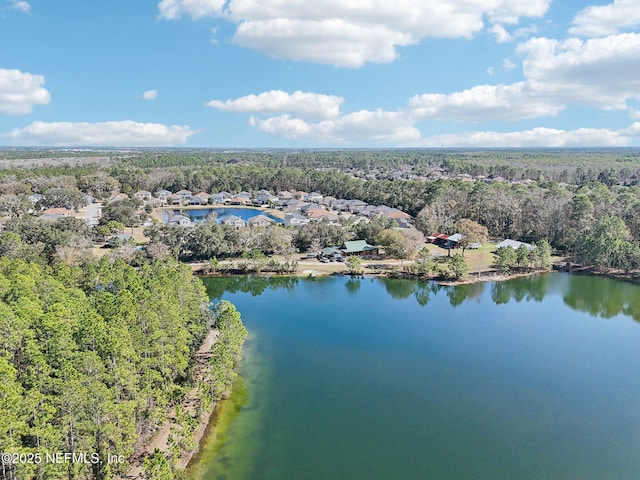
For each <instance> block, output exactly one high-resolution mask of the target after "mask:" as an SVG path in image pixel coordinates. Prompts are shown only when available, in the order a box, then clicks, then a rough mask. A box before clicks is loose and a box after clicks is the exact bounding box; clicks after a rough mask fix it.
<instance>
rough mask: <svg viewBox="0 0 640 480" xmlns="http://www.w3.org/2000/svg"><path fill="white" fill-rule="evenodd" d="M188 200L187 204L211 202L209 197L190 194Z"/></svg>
mask: <svg viewBox="0 0 640 480" xmlns="http://www.w3.org/2000/svg"><path fill="white" fill-rule="evenodd" d="M186 202H187V205H206V204H207V203H209V201H208V200H207V199H204V198H202V197H199V196H197V195H192V196H190V197H189V198H187V200H186Z"/></svg>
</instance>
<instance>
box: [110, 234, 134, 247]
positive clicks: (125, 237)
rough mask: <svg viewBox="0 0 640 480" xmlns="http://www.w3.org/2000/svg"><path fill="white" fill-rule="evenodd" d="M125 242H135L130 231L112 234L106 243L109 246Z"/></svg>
mask: <svg viewBox="0 0 640 480" xmlns="http://www.w3.org/2000/svg"><path fill="white" fill-rule="evenodd" d="M125 243H135V240H134V238H133V235H131V234H130V233H119V234H118V235H114V236H112V237H111V238H110V239H109V240H108V241H107V245H108V246H109V247H111V248H113V247H119V246H120V245H123V244H125Z"/></svg>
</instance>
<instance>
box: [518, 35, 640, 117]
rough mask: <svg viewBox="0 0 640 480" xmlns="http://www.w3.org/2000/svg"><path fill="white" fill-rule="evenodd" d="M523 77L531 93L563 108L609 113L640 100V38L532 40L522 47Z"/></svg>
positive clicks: (620, 36)
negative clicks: (578, 106) (577, 106)
mask: <svg viewBox="0 0 640 480" xmlns="http://www.w3.org/2000/svg"><path fill="white" fill-rule="evenodd" d="M518 50H519V52H520V53H521V54H523V55H525V58H524V60H523V73H524V76H525V78H526V79H527V82H528V83H529V84H530V85H531V87H532V88H533V89H535V90H536V91H538V92H540V94H545V95H547V96H548V97H551V96H553V97H554V98H555V99H556V101H560V102H562V103H565V104H568V103H575V104H582V105H590V106H594V107H597V108H602V109H607V110H623V109H626V108H627V105H626V102H627V101H628V100H629V99H634V98H635V99H637V98H640V75H638V70H639V67H640V34H636V33H626V34H619V35H611V36H609V37H605V38H594V39H590V40H587V41H582V40H579V39H576V38H570V39H567V40H564V41H559V40H552V39H548V38H534V39H531V40H528V41H527V42H524V43H523V44H521V45H520V46H519V48H518Z"/></svg>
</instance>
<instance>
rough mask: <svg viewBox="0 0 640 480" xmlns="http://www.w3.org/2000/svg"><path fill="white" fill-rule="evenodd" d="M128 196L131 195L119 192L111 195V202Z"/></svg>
mask: <svg viewBox="0 0 640 480" xmlns="http://www.w3.org/2000/svg"><path fill="white" fill-rule="evenodd" d="M127 198H129V195H127V194H126V193H118V194H117V195H114V196H113V197H111V199H110V200H109V203H113V202H118V201H120V200H126V199H127Z"/></svg>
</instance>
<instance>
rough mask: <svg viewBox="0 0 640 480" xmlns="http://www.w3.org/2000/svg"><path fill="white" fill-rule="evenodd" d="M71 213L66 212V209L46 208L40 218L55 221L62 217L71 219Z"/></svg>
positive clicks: (69, 211)
mask: <svg viewBox="0 0 640 480" xmlns="http://www.w3.org/2000/svg"><path fill="white" fill-rule="evenodd" d="M72 215H73V212H72V211H71V210H67V209H66V208H47V209H46V210H43V211H42V214H41V215H40V218H42V219H44V220H57V219H59V218H63V217H71V216H72Z"/></svg>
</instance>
